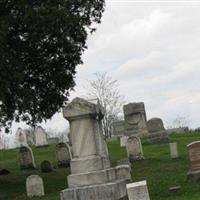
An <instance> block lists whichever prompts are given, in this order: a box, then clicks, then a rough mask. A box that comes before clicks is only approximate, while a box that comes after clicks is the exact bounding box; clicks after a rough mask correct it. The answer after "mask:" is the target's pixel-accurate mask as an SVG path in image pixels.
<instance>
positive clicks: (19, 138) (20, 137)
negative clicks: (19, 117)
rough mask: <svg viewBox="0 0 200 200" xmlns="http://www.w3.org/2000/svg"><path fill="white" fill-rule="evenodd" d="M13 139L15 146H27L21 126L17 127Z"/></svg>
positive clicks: (25, 136)
mask: <svg viewBox="0 0 200 200" xmlns="http://www.w3.org/2000/svg"><path fill="white" fill-rule="evenodd" d="M15 141H16V146H17V147H21V146H28V144H27V135H26V132H25V131H24V130H22V129H21V128H18V129H17V132H16V134H15Z"/></svg>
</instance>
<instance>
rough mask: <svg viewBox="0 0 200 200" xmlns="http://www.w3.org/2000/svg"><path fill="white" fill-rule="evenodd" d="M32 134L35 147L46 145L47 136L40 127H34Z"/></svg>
mask: <svg viewBox="0 0 200 200" xmlns="http://www.w3.org/2000/svg"><path fill="white" fill-rule="evenodd" d="M34 134H35V145H36V146H46V145H48V142H47V134H46V132H45V131H44V129H43V128H42V127H40V126H38V127H36V128H35V132H34Z"/></svg>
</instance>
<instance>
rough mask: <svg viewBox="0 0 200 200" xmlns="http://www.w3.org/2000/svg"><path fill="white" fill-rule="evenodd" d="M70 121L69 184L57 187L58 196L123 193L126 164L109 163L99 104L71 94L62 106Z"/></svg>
mask: <svg viewBox="0 0 200 200" xmlns="http://www.w3.org/2000/svg"><path fill="white" fill-rule="evenodd" d="M63 114H64V117H65V118H66V119H67V120H68V121H69V123H70V138H71V144H72V147H71V150H72V152H71V155H72V159H71V161H70V169H71V173H72V174H71V175H69V176H68V177H67V179H68V186H69V188H67V189H65V190H63V191H61V200H76V199H79V200H86V199H87V200H94V199H95V200H111V199H112V200H119V199H120V200H121V199H123V198H125V197H127V190H126V182H127V181H128V180H130V178H131V176H130V167H129V166H128V165H121V166H117V167H112V168H111V167H110V161H109V157H108V150H107V145H106V143H105V141H104V137H103V133H102V124H101V123H102V122H101V120H102V118H103V116H104V112H103V108H102V107H101V106H100V105H99V103H97V104H94V103H91V102H88V101H86V100H84V99H81V98H75V99H74V100H73V101H72V102H71V103H69V104H68V105H66V106H65V107H64V110H63Z"/></svg>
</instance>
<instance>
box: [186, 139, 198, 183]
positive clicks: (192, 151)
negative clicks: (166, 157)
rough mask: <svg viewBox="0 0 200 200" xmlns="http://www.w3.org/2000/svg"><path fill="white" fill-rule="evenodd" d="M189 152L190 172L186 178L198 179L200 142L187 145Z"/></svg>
mask: <svg viewBox="0 0 200 200" xmlns="http://www.w3.org/2000/svg"><path fill="white" fill-rule="evenodd" d="M187 148H188V152H189V161H190V170H189V172H188V174H187V175H188V177H189V178H193V179H195V180H199V179H200V141H196V142H192V143H190V144H188V145H187Z"/></svg>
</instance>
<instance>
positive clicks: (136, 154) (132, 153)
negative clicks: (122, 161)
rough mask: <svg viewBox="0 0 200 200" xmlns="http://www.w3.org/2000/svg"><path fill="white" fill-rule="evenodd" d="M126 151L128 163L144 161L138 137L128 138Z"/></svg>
mask: <svg viewBox="0 0 200 200" xmlns="http://www.w3.org/2000/svg"><path fill="white" fill-rule="evenodd" d="M126 149H127V154H128V157H129V160H130V162H133V161H135V160H143V159H144V156H143V149H142V144H141V140H140V138H139V137H137V136H130V137H129V138H128V140H127V144H126Z"/></svg>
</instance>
